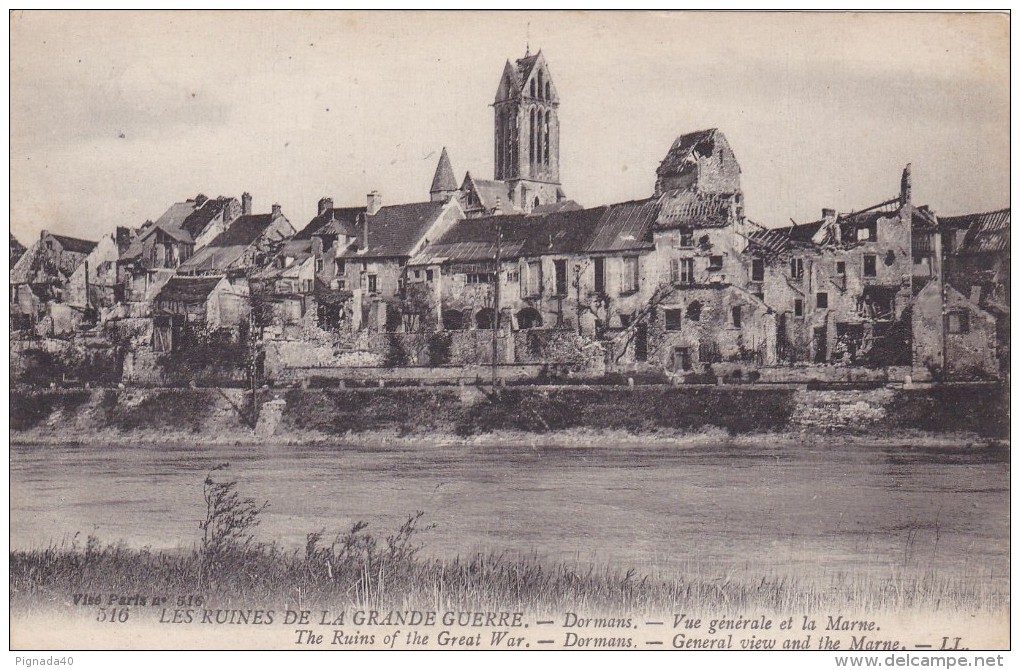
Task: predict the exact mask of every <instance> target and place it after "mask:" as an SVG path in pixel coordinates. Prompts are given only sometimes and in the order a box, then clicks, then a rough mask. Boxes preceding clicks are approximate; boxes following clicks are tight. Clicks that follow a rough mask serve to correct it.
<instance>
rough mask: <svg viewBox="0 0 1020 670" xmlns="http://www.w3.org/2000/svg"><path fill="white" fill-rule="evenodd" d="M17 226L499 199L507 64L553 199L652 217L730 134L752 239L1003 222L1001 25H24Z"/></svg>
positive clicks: (344, 19) (836, 19) (619, 15)
mask: <svg viewBox="0 0 1020 670" xmlns="http://www.w3.org/2000/svg"><path fill="white" fill-rule="evenodd" d="M10 21H11V23H10V25H11V31H10V36H11V64H10V65H11V66H10V82H11V101H10V125H11V144H10V147H11V149H10V152H11V153H10V171H11V192H10V217H11V218H10V226H11V232H13V233H14V234H15V235H16V236H17V237H18V238H19V239H20V240H21V241H22V242H25V243H31V242H32V241H33V240H34V239H36V238H37V237H38V235H39V232H40V230H43V229H46V230H49V231H51V232H56V233H62V234H67V235H74V236H78V237H84V238H88V239H97V238H98V237H99V236H101V235H103V234H107V233H110V232H112V231H113V230H114V229H115V228H116V226H131V227H137V226H140V225H141V224H143V223H144V222H145V221H146V220H148V219H152V220H154V219H156V218H158V217H159V216H160V215H161V214H162V213H163V212H164V211H165V210H166V209H167V208H168V207H169V206H170V205H171V204H172V203H174V202H177V201H181V200H185V199H187V198H189V197H193V196H195V195H196V194H198V193H203V194H205V195H207V196H217V195H230V196H234V197H238V198H240V195H241V193H242V192H244V191H248V192H250V193H251V194H252V195H253V198H254V210H255V212H256V213H259V212H268V211H269V210H270V208H271V206H272V204H273V203H279V204H281V205H282V208H283V212H284V214H285V215H286V216H287V217H288V219H289V220H290V221H291V223H293V224H294V226H295V227H296V228H298V229H300V228H302V227H304V225H306V224H307V223H308V221H309V220H310V219H311V218H312V217H313V216H314V214H315V208H316V203H317V202H318V200H319V198H321V197H323V196H330V197H332V198H333V200H334V204H335V206H337V207H340V206H345V205H362V204H364V202H365V194H366V193H368V192H369V191H371V190H378V191H379V192H380V193H381V194H382V197H383V202H384V204H396V203H402V202H418V201H422V200H427V199H428V197H429V195H428V190H429V186H430V185H431V181H432V175H433V172H434V171H435V167H436V162H437V160H438V158H439V153H440V151H441V150H442V148H443V147H444V146H445V147H447V149H448V151H449V153H450V157H451V160H452V163H453V167H454V171H455V173H456V175H457V178H458V179H460V178H462V177H463V174H464V172H465V171H468V170H470V171H471V173H472V174H473V175H475V176H476V177H481V178H488V179H491V178H492V174H493V155H492V154H493V112H492V109H491V107H490V105H491V104H492V101H493V98H494V96H495V93H496V87H497V85H498V83H499V78H500V75H501V74H502V71H503V66H504V63H505V62H506V60H507V59H515V58H520V57H522V56H524V54H525V51H526V49H528V48H530V50H531V52H532V53H534V52H536V51H537V50H539V49H541V50H542V51H543V53H544V54H545V56H546V58H547V60H548V63H549V70H550V74H551V76H552V78H553V81H554V82H555V85H556V87H557V90H558V92H559V96H560V109H559V118H560V132H561V145H562V147H561V155H560V164H561V179H562V182H563V189H564V190H565V191H566V193H567V195H568V197H570V198H572V199H574V200H577V201H578V202H580V203H581V204H582V205H584V206H588V207H593V206H597V205H600V204H605V203H611V202H620V201H624V200H631V199H638V198H645V197H649V196H650V195H651V192H652V189H653V186H654V183H655V168H656V167H657V166H658V164H659V161H661V160H662V158H663V157H664V156H665V154H666V151H667V150H668V149H669V146H670V144H671V143H672V141H673V140H674V139H675V138H676V136H678V135H681V134H684V133H687V132H691V131H695V130H700V129H704V128H719V129H720V130H721V131H722V132H723V134H725V135H726V137H727V139H728V140H729V143H730V145H731V147H732V148H733V151H734V152H735V154H736V156H737V160H738V161H739V162H740V165H741V170H742V174H741V179H742V186H743V191H744V196H745V202H746V213H747V215H748V217H749V218H751V219H752V220H755V221H757V222H759V223H762V224H763V225H767V226H777V225H789V221H790V220H791V219H793V220H795V221H797V222H807V221H813V220H817V219H818V218H819V217H820V214H821V209H822V208H828V207H831V208H835V209H838V210H840V211H852V210H855V209H862V208H865V207H868V206H869V205H872V204H876V203H878V202H881V201H884V200H887V199H890V198H892V197H894V196H896V195H897V194H898V193H899V180H900V174H901V171H902V169H903V167H904V165H905V164H906V163H912V174H913V183H914V201H915V204H922V203H924V204H928V205H930V206H931V207H933V208H934V209H935V211H936V212H937V213H941V214H945V215H954V214H960V213H968V212H982V211H988V210H993V209H999V208H1003V207H1008V206H1009V167H1010V164H1009V20H1008V18H1007V17H1006V16H1004V15H1002V14H917V13H915V14H902V13H901V14H814V13H683V12H676V13H667V12H630V13H624V12H615V13H602V12H577V11H571V12H556V13H542V12H513V13H510V12H500V13H497V12H493V13H482V12H477V13H451V12H434V13H427V12H409V11H402V12H380V13H375V12H353V13H343V12H314V11H295V12H197V11H175V12H173V11H172V12H143V13H129V12H86V13H82V12H75V13H62V12H15V13H13V14H12V15H11V20H10Z"/></svg>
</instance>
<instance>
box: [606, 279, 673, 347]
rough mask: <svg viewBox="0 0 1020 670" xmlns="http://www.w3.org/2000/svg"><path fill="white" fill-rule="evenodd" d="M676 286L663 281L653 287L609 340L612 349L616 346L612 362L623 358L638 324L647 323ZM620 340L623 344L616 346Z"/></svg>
mask: <svg viewBox="0 0 1020 670" xmlns="http://www.w3.org/2000/svg"><path fill="white" fill-rule="evenodd" d="M676 291H677V288H676V287H675V286H673V285H672V284H668V283H665V282H663V283H662V284H659V285H658V286H656V287H655V291H653V292H652V295H651V297H649V298H648V300H647V302H645V303H644V304H643V305H642V306H641V307H640V308H639V309H638V310H637V311H636V312H635V313H634V317H633V318H632V319H631V321H630V323H629V324H627V327H626V328H624V330H623V332H621V333H619V334H618V335H617V336H616V337H614V338H612V339H611V340H610V342H611V343H612V344H613V348H614V350H616V349H617V348H618V351H617V354H616V358H614V359H613V362H614V363H619V362H620V359H622V358H623V356H624V354H626V353H627V350H628V349H629V348H630V345H631V343H632V342H633V341H634V338H635V337H637V333H638V326H640V325H641V324H647V323H649V322H650V321H651V319H652V317H653V316H654V314H655V312H656V310H657V309H658V307H659V305H661V304H662V303H664V302H666V301H667V300H669V299H670V298H671V297H673V295H674V294H675V293H676ZM620 342H622V343H623V345H622V346H620V347H617V345H618V344H619V343H620Z"/></svg>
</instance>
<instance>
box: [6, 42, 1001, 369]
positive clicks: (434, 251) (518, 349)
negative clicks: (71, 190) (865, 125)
mask: <svg viewBox="0 0 1020 670" xmlns="http://www.w3.org/2000/svg"><path fill="white" fill-rule="evenodd" d="M559 105H560V97H559V93H558V91H557V89H556V87H555V85H554V83H553V81H552V77H551V75H550V71H549V66H548V63H547V62H546V60H545V57H544V55H543V54H542V53H541V52H539V53H537V54H535V55H531V54H526V55H525V57H524V58H522V59H518V60H515V61H513V62H511V61H508V62H507V63H506V66H505V67H504V70H503V74H502V76H501V77H500V80H499V85H498V88H497V94H496V97H495V102H494V103H493V110H494V111H493V113H494V137H493V140H494V153H493V159H494V166H495V169H494V174H493V175H492V176H493V179H480V178H477V177H475V176H473V175H472V174H471V173H470V172H467V173H465V174H464V177H463V178H462V179H460V180H458V179H457V177H456V174H455V172H454V169H453V164H452V161H451V159H450V155H449V153H448V152H447V150H446V149H445V148H443V149H442V151H441V153H440V157H439V160H438V164H437V166H436V170H435V173H434V175H433V179H432V182H431V185H430V187H429V192H428V199H427V200H423V201H421V202H413V203H404V204H396V205H385V204H383V201H382V196H381V195H380V194H379V193H378V192H375V191H373V192H372V193H370V194H368V196H367V200H366V201H362V202H361V203H358V204H352V205H347V206H341V207H335V206H334V202H333V199H332V198H331V197H324V198H322V199H321V200H319V202H318V203H317V208H316V215H315V216H314V217H313V218H312V219H311V221H309V222H308V224H307V225H305V226H304V227H303V228H302V229H301V230H300V231H297V232H295V228H294V227H293V226H292V225H291V223H290V222H289V221H288V220H287V218H286V217H285V216H283V214H282V211H281V208H280V207H279V206H278V205H274V206H273V211H272V213H270V214H259V215H255V214H252V198H251V196H250V195H249V194H247V193H245V194H244V195H242V197H241V199H240V200H237V199H235V198H232V197H218V198H214V199H210V198H206V197H205V196H202V195H199V196H196V197H195V198H192V199H189V200H185V201H183V202H178V203H175V204H173V205H171V207H170V208H169V209H168V210H166V212H165V213H164V214H163V215H162V216H160V217H159V218H158V219H156V220H155V221H152V222H146V223H145V224H144V225H143V226H141V227H140V228H138V229H130V228H119V229H118V231H117V233H116V234H115V235H111V236H107V237H104V238H102V239H101V240H100V241H99V242H98V243H95V242H87V241H84V240H75V239H73V238H65V237H61V236H55V235H50V234H48V233H44V234H43V236H42V238H41V239H40V241H39V242H37V243H36V244H34V245H33V246H32V247H31V248H29V249H28V250H27V251H25V252H24V253H23V254H22V255H21V256H20V257H19V258H18V259H17V262H16V263H15V264H14V267H13V268H12V272H11V305H12V314H19V315H21V316H18V317H17V319H20V321H19V320H16V319H14V318H12V327H13V328H16V329H19V328H20V329H28V328H36V327H37V326H39V324H42V326H41V327H42V331H45V332H46V334H50V335H52V334H55V333H60V332H68V331H70V332H74V331H75V329H76V328H79V327H84V326H87V325H88V323H95V322H96V320H98V321H100V322H112V323H128V322H131V323H134V322H135V321H139V322H141V323H143V325H144V326H145V327H144V328H141V329H140V330H139V332H144V333H146V334H147V335H146V336H145V337H141V338H138V341H137V342H136V343H135V346H136V348H138V349H139V350H140V351H141V350H146V351H148V352H149V354H147V355H150V357H151V355H160V354H163V353H166V352H171V351H174V350H175V349H177V348H179V347H180V346H182V342H184V340H183V339H182V338H181V332H182V330H181V329H182V328H184V327H186V326H188V327H195V328H205V329H209V330H217V329H226V330H230V331H231V332H232V333H234V334H237V333H240V332H242V331H245V329H252V328H255V327H256V326H257V327H258V332H259V333H260V337H264V345H265V347H266V351H268V352H276V353H274V354H272V355H269V356H268V357H267V359H266V365H267V369H269V370H272V371H276V372H279V371H281V370H285V369H286V368H288V367H290V368H295V367H297V368H300V367H303V366H306V367H310V368H311V367H317V368H328V367H333V368H340V367H344V366H348V367H350V366H358V367H370V366H380V365H387V366H390V367H401V366H439V365H446V366H463V367H464V368H465V369H467V368H471V369H475V368H477V367H478V366H483V365H490V364H492V363H493V361H494V360H495V362H497V363H500V364H505V365H516V366H518V368H515V369H516V370H523V369H529V370H531V369H532V368H537V367H541V366H561V367H566V368H568V369H573V370H576V371H578V372H582V373H585V374H597V373H599V372H601V371H606V370H627V371H636V370H642V369H654V370H658V371H661V372H663V373H665V374H666V375H668V376H669V377H671V378H672V379H673V380H674V381H677V382H699V381H703V382H713V383H714V382H715V381H716V380H718V379H720V378H722V379H730V380H743V379H758V377H759V376H762V373H764V372H765V371H766V370H780V369H782V370H784V371H789V374H785V373H784V374H785V376H783V379H784V380H787V381H789V380H797V379H798V376H797V375H800V376H801V378H806V377H805V373H804V371H805V370H813V371H815V372H813V373H812V374H814V375H815V376H816V377H817V376H821V377H823V378H824V377H825V375H828V378H829V379H839V378H841V377H840V375H843V373H844V372H846V373H847V374H845V375H844V376H845V377H846V378H850V377H851V375H850V374H849V372H847V371H848V370H853V369H855V368H856V369H860V370H865V369H886V370H894V369H895V370H897V371H898V372H897V375H899V376H898V377H897V379H901V380H905V379H906V378H907V377H908V376H909V377H910V378H912V379H913V380H917V381H923V380H947V379H987V378H993V377H995V376H996V375H998V374H999V373H1000V370H1005V369H1007V367H1006V366H1008V337H1009V211H1008V210H1001V211H998V212H990V213H986V214H974V215H965V216H959V217H942V218H940V217H938V216H937V215H936V214H935V213H934V212H932V211H931V210H930V209H928V208H927V207H923V206H917V205H915V204H914V202H913V197H912V186H911V174H910V166H909V165H908V166H907V168H906V169H905V170H904V172H903V174H902V178H901V183H900V188H899V193H898V194H897V195H896V196H895V197H892V198H890V199H888V200H885V201H883V202H880V203H878V204H876V205H873V206H870V207H866V208H863V209H860V210H857V211H852V212H844V213H839V212H836V211H835V210H832V209H823V210H822V214H821V218H820V219H819V220H817V221H814V222H811V223H804V224H794V225H791V226H787V227H783V228H764V227H762V226H759V225H757V224H755V223H753V222H751V221H749V220H748V219H747V218H746V216H745V213H744V208H745V203H744V195H743V191H742V187H741V169H740V165H739V163H738V161H737V158H736V155H735V154H734V151H733V149H732V147H731V146H730V144H729V142H728V140H727V138H726V137H725V135H724V134H723V133H722V132H721V131H720V130H718V129H714V128H713V129H707V130H701V131H697V132H692V133H686V134H683V135H680V136H679V137H677V138H676V140H675V141H674V142H673V143H672V145H671V146H670V147H669V148H668V150H667V151H666V153H665V155H664V157H663V158H662V160H661V161H660V163H659V166H658V168H657V169H656V171H655V174H654V176H653V175H649V190H650V195H649V197H647V198H643V199H638V200H633V201H628V202H621V203H614V204H609V205H601V206H597V207H589V208H584V207H582V206H581V205H580V204H578V203H576V202H574V201H572V200H568V199H567V198H566V194H565V192H564V190H563V188H562V185H561V180H560V146H561V129H560V123H559ZM11 239H12V242H11V245H12V247H11V249H12V251H11V253H12V259H14V258H15V255H16V253H17V252H19V251H20V250H19V249H17V248H16V247H15V242H16V241H15V240H14V238H13V237H12V238H11ZM15 308H16V309H15ZM61 310H64V311H68V310H70V311H71V312H73V313H74V314H77V315H79V316H75V317H74V318H71V317H67V318H64V317H62V316H60V314H59V313H60V312H61ZM65 316H66V315H65ZM85 317H88V318H85ZM47 319H48V320H47ZM58 321H59V324H58V323H57V322H58ZM37 330H38V329H37ZM42 331H39V332H42ZM132 356H133V358H132V360H133V361H134V362H133V363H132V365H133V366H137V365H138V360H141V359H144V358H145V356H141V357H139V356H135V355H134V354H132ZM528 366H531V367H528ZM823 373H824V374H823ZM812 378H814V377H812ZM889 378H890V379H891V378H892V376H891V375H890V376H889Z"/></svg>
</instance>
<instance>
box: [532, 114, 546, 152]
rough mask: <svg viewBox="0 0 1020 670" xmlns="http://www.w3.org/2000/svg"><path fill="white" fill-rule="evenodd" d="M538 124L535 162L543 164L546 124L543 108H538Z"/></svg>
mask: <svg viewBox="0 0 1020 670" xmlns="http://www.w3.org/2000/svg"><path fill="white" fill-rule="evenodd" d="M536 121H537V122H538V126H537V127H536V128H535V158H534V163H535V164H536V165H541V164H542V162H543V161H542V136H543V135H544V134H545V130H544V128H543V126H544V125H545V115H544V114H543V113H542V110H538V118H537V119H536Z"/></svg>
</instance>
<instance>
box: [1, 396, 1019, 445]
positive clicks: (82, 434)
mask: <svg viewBox="0 0 1020 670" xmlns="http://www.w3.org/2000/svg"><path fill="white" fill-rule="evenodd" d="M260 401H261V413H260V415H259V416H258V418H256V413H255V412H254V411H253V406H252V403H251V397H250V395H248V394H246V393H245V392H244V391H242V390H239V389H222V390H221V389H167V388H157V389H91V390H80V389H79V390H44V391H26V392H22V393H13V394H12V396H11V399H10V408H11V424H10V426H11V430H10V437H11V439H12V440H13V441H16V442H18V443H23V444H31V443H40V444H46V443H55V442H59V443H63V444H68V443H95V442H97V441H100V442H121V441H129V442H130V441H160V440H194V439H195V438H196V437H201V439H202V441H203V442H204V443H209V444H217V443H223V444H237V443H247V442H254V443H273V444H277V443H278V444H287V443H292V442H293V443H301V444H308V443H315V442H328V443H337V442H343V441H353V442H357V443H359V444H366V443H370V442H376V443H382V444H386V443H393V442H398V443H419V442H425V443H428V444H462V443H468V444H485V443H489V442H491V443H493V444H500V443H502V444H506V443H507V441H508V440H512V441H513V442H514V443H517V444H522V443H523V444H528V443H549V442H553V441H554V442H556V443H561V444H564V445H569V444H582V445H588V446H590V445H591V444H592V442H593V439H596V440H611V441H612V442H613V443H629V442H640V443H643V444H644V443H649V442H671V443H674V444H676V443H689V442H695V443H696V442H697V441H698V440H699V439H702V438H704V439H709V440H714V441H716V442H718V440H719V439H720V438H723V437H725V438H727V439H733V438H739V437H741V436H755V435H772V436H778V435H796V436H799V437H798V439H803V438H805V437H809V436H812V435H819V436H826V435H827V436H831V435H839V436H841V438H844V439H854V438H857V437H860V438H867V439H869V440H873V439H876V438H877V439H880V440H910V441H913V440H917V439H924V440H926V441H931V442H932V443H935V442H941V441H947V442H949V443H951V444H954V445H959V444H960V443H961V442H963V443H968V442H974V443H984V444H988V443H991V442H997V443H1004V442H1005V443H1008V439H1009V394H1008V390H1006V389H1005V388H1003V387H1000V386H982V387H973V386H964V387H933V388H927V389H891V388H876V389H868V390H837V391H833V390H828V391H819V390H803V389H792V388H761V387H758V388H755V387H747V388H740V389H730V388H717V387H699V388H691V387H680V388H678V387H661V386H650V387H635V388H628V387H528V388H510V389H504V390H501V391H500V392H499V393H497V394H487V393H485V392H484V391H482V390H480V389H477V388H475V387H460V388H457V387H453V388H370V389H289V390H281V391H265V392H263V393H262V394H261V397H260Z"/></svg>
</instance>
